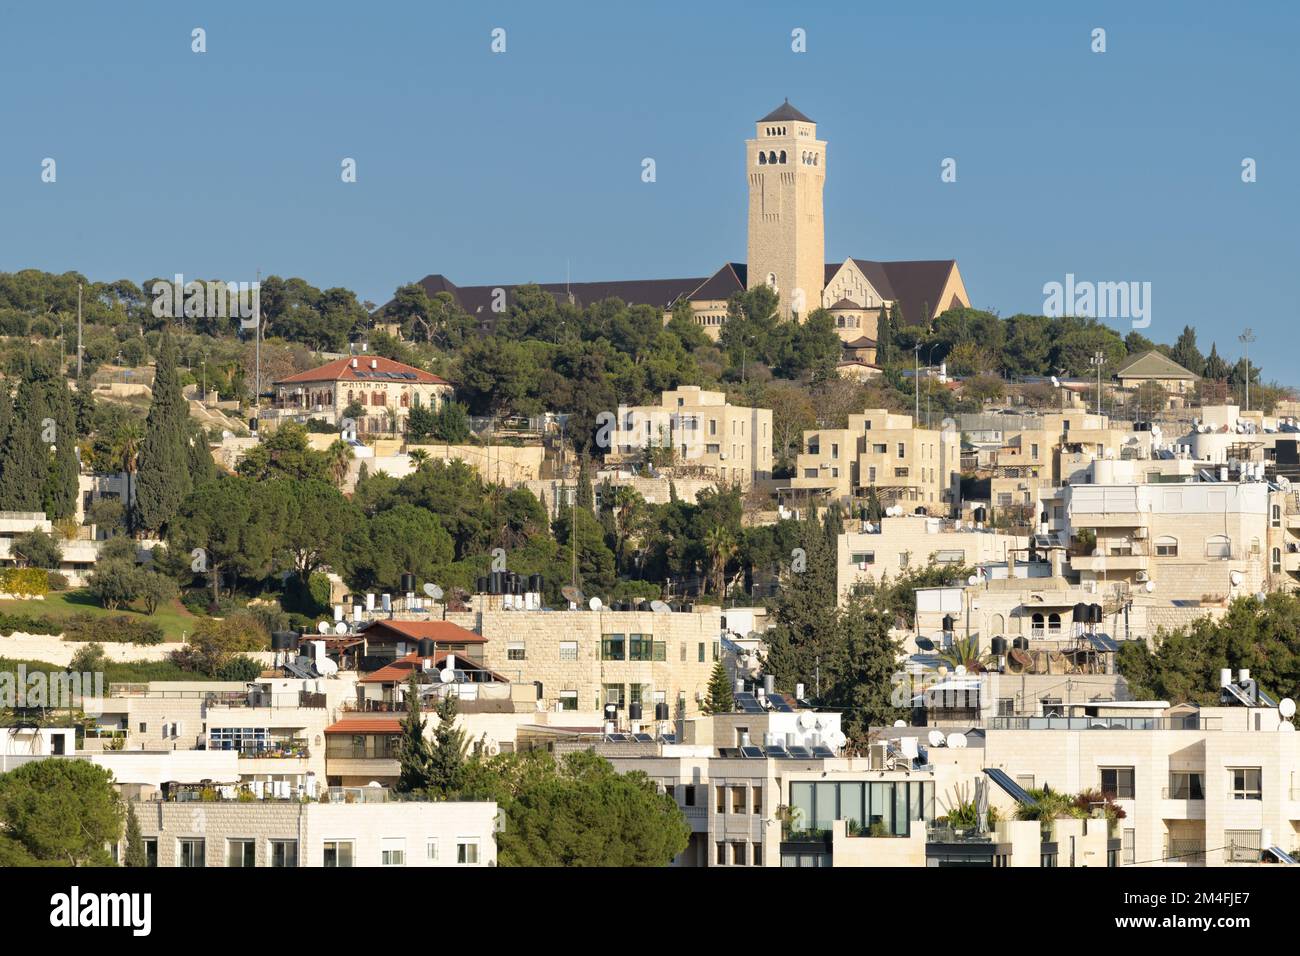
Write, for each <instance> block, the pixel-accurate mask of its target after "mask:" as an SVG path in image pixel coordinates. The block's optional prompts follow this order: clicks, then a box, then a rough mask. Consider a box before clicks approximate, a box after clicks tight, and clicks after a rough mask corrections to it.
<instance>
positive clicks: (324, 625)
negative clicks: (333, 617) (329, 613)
mask: <svg viewBox="0 0 1300 956" xmlns="http://www.w3.org/2000/svg"><path fill="white" fill-rule="evenodd" d="M329 632H330V622H329V621H321V622H320V623H319V624H317V625H316V633H317V634H328V633H329Z"/></svg>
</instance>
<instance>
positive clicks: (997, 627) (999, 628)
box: [990, 614, 1007, 634]
mask: <svg viewBox="0 0 1300 956" xmlns="http://www.w3.org/2000/svg"><path fill="white" fill-rule="evenodd" d="M990 623H991V624H992V625H993V633H994V634H1001V633H1002V632H1004V631H1005V630H1006V629H1007V619H1006V618H1005V617H1003V616H1002V615H1001V614H994V615H993V619H992V621H990Z"/></svg>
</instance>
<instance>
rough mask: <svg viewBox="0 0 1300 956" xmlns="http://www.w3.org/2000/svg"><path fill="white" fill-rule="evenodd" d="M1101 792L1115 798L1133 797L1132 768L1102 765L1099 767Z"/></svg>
mask: <svg viewBox="0 0 1300 956" xmlns="http://www.w3.org/2000/svg"><path fill="white" fill-rule="evenodd" d="M1101 792H1102V793H1108V794H1110V795H1111V796H1112V797H1114V798H1115V799H1116V800H1132V799H1133V768H1132V767H1103V768H1102V769H1101Z"/></svg>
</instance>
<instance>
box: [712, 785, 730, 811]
mask: <svg viewBox="0 0 1300 956" xmlns="http://www.w3.org/2000/svg"><path fill="white" fill-rule="evenodd" d="M713 795H714V798H715V799H714V801H713V811H714V812H715V813H726V812H727V788H726V787H723V786H716V787H714V788H713Z"/></svg>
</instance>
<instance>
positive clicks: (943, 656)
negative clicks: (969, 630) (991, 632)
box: [939, 637, 989, 673]
mask: <svg viewBox="0 0 1300 956" xmlns="http://www.w3.org/2000/svg"><path fill="white" fill-rule="evenodd" d="M939 660H941V661H943V662H944V663H945V664H947V665H949V666H950V667H953V668H956V667H964V668H966V670H968V671H971V672H972V673H979V672H980V671H982V670H984V665H985V664H987V663H988V661H989V655H988V654H981V653H980V642H979V638H978V637H954V638H953V639H952V645H951V646H949V647H947V648H944V649H943V650H942V651H940V652H939Z"/></svg>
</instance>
